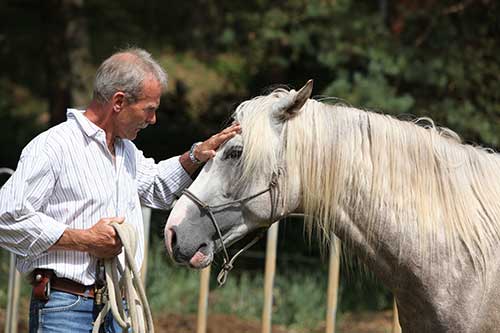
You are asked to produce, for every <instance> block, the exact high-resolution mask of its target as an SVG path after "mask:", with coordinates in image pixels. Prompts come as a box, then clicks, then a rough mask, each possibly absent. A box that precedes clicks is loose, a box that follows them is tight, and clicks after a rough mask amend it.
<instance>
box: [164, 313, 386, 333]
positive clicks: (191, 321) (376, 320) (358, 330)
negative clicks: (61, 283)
mask: <svg viewBox="0 0 500 333" xmlns="http://www.w3.org/2000/svg"><path fill="white" fill-rule="evenodd" d="M391 325H392V311H384V312H377V313H361V314H352V313H346V314H344V315H343V316H342V321H341V322H340V323H339V325H338V327H337V332H339V333H389V332H391V328H392V327H391ZM155 331H158V332H161V333H194V332H196V316H195V315H190V316H184V315H182V316H181V315H174V314H171V315H166V316H164V317H158V316H157V317H156V318H155ZM324 331H325V326H324V323H323V324H322V325H321V324H320V325H319V327H318V328H317V329H316V330H314V331H313V332H306V331H298V330H289V329H286V328H285V327H281V326H277V325H274V326H273V328H272V332H273V333H320V332H324ZM260 332H261V324H260V322H258V321H255V322H251V321H245V320H242V319H239V318H237V317H233V316H229V315H210V316H209V320H208V327H207V333H260Z"/></svg>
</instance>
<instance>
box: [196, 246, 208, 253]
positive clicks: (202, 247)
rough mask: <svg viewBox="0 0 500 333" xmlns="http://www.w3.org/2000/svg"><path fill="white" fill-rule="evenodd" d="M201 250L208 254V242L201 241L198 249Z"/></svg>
mask: <svg viewBox="0 0 500 333" xmlns="http://www.w3.org/2000/svg"><path fill="white" fill-rule="evenodd" d="M198 251H199V252H201V253H203V254H204V255H207V254H208V244H207V243H201V245H200V247H198V250H197V252H198Z"/></svg>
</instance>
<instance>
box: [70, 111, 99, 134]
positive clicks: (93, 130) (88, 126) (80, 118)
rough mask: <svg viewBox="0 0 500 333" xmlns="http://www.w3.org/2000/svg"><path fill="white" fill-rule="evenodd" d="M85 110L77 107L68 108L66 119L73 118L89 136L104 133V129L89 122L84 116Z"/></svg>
mask: <svg viewBox="0 0 500 333" xmlns="http://www.w3.org/2000/svg"><path fill="white" fill-rule="evenodd" d="M84 112H85V110H78V109H68V111H67V112H66V116H67V117H68V119H75V120H76V122H77V123H78V125H80V127H81V128H82V130H83V132H85V134H87V135H88V136H90V137H94V136H96V135H97V134H98V133H102V135H104V130H103V129H102V128H100V127H99V126H97V125H96V124H94V123H93V122H91V121H90V120H89V119H88V118H87V117H85V116H84V114H83V113H84Z"/></svg>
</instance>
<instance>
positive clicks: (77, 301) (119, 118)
mask: <svg viewBox="0 0 500 333" xmlns="http://www.w3.org/2000/svg"><path fill="white" fill-rule="evenodd" d="M166 84H167V80H166V74H165V72H164V71H163V69H162V68H161V66H160V65H159V64H158V63H157V62H156V61H155V60H153V59H152V57H151V55H150V54H149V53H147V52H146V51H144V50H141V49H129V50H126V51H123V52H120V53H117V54H114V55H113V56H111V57H110V58H108V59H107V60H105V61H104V62H103V63H102V64H101V66H100V67H99V69H98V71H97V74H96V79H95V83H94V92H93V100H92V101H91V103H90V105H89V106H88V107H87V109H86V110H84V111H79V110H75V109H69V110H68V120H67V121H66V122H64V123H62V124H60V125H57V126H55V127H53V128H51V129H49V130H48V131H46V132H44V133H42V134H40V135H39V136H37V137H36V138H35V139H34V140H33V141H32V142H30V143H29V144H28V145H27V146H26V148H25V149H24V150H23V152H22V154H21V158H20V160H19V165H18V168H17V171H16V172H15V174H14V175H13V176H12V177H11V178H10V179H9V180H8V182H7V183H6V184H5V185H4V187H3V188H2V189H1V191H0V246H2V247H4V248H7V249H8V250H10V251H12V252H14V253H15V254H16V255H17V258H18V265H17V267H18V269H19V271H20V272H21V273H25V274H30V273H31V275H32V276H33V284H34V291H33V296H32V301H31V306H30V332H40V331H41V332H44V333H45V332H89V331H90V330H91V328H92V321H93V319H94V316H95V313H93V312H95V307H94V300H93V296H94V283H95V280H96V263H97V260H98V258H109V257H113V256H116V255H118V254H119V253H120V252H121V243H120V240H119V238H117V235H116V234H115V230H114V228H113V227H112V226H110V223H111V222H113V221H117V222H120V223H121V222H123V221H126V222H127V223H130V224H132V225H134V226H135V228H136V231H137V234H138V239H139V240H140V241H139V244H138V250H137V255H136V261H137V264H138V266H139V265H140V264H141V263H142V259H143V254H144V235H143V225H142V215H141V209H140V205H141V204H143V205H146V206H149V207H152V208H159V209H168V208H169V207H170V205H171V204H172V201H173V200H174V198H175V196H178V195H179V194H180V193H181V192H182V190H183V189H184V188H185V187H186V186H188V185H189V184H190V183H191V177H190V175H192V174H193V173H194V172H195V171H196V170H197V169H198V167H199V166H200V164H201V163H203V162H206V161H207V160H209V159H211V158H212V157H214V156H215V151H216V149H217V148H218V147H219V145H220V144H221V143H223V142H224V141H226V140H228V139H230V138H232V137H233V136H234V135H235V134H236V133H237V132H238V131H239V130H240V129H239V126H238V125H233V126H231V127H228V128H226V129H225V130H223V131H222V132H220V133H218V134H216V135H214V136H212V137H211V138H209V139H208V140H206V141H204V142H202V143H199V144H194V145H193V147H192V148H191V150H190V151H189V152H186V153H184V154H183V155H181V156H177V157H173V158H171V159H167V160H165V161H161V162H160V163H158V164H156V163H155V162H154V161H153V160H152V159H148V158H145V157H144V156H143V154H142V152H141V151H140V150H138V149H137V148H136V147H135V145H134V144H133V143H132V141H131V140H134V139H135V138H136V136H137V133H138V132H139V131H140V130H141V129H144V128H146V127H147V126H148V125H153V124H154V123H155V122H156V113H155V112H156V110H157V109H158V106H159V104H160V95H161V94H162V92H163V91H164V90H165V88H166ZM48 281H50V285H48V283H47V282H48ZM49 291H50V295H49ZM116 327H117V326H116V324H113V320H112V318H111V316H109V317H108V318H107V320H106V322H105V329H106V332H108V331H109V332H113V331H114V330H115V329H116Z"/></svg>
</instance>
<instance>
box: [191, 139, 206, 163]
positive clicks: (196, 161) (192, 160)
mask: <svg viewBox="0 0 500 333" xmlns="http://www.w3.org/2000/svg"><path fill="white" fill-rule="evenodd" d="M199 144H201V142H195V143H193V145H192V146H191V149H189V159H190V160H191V162H192V163H193V164H201V163H203V162H202V161H200V160H199V159H197V158H196V156H195V155H194V150H195V148H196V147H197V146H198V145H199Z"/></svg>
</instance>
